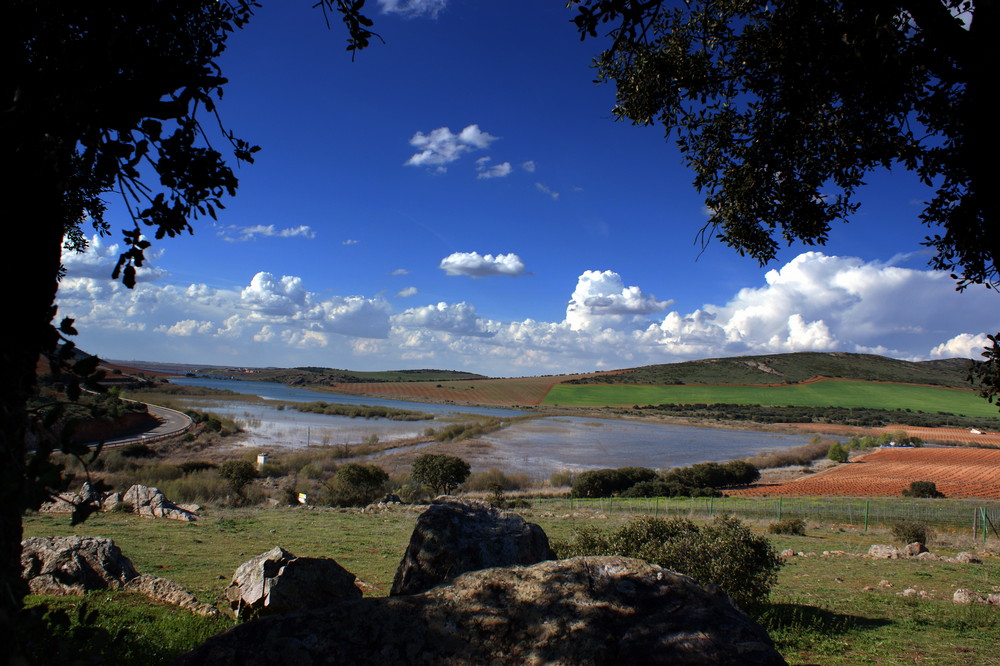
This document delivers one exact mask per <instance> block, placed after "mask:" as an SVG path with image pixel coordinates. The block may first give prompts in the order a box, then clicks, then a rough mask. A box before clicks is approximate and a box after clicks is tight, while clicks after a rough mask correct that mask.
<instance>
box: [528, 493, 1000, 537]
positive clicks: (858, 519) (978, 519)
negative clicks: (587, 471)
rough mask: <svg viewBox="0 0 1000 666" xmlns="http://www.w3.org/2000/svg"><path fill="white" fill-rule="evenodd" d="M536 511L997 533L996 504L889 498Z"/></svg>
mask: <svg viewBox="0 0 1000 666" xmlns="http://www.w3.org/2000/svg"><path fill="white" fill-rule="evenodd" d="M532 507H533V508H534V509H535V510H538V511H551V512H573V511H597V512H600V513H604V514H632V515H649V516H656V517H661V518H692V519H709V518H712V517H714V516H720V515H735V516H737V517H738V518H744V519H754V520H782V519H784V518H801V519H803V520H812V521H816V522H822V523H827V524H833V525H843V526H853V527H861V528H864V529H865V530H866V531H867V530H868V529H878V528H887V527H891V526H892V525H893V524H895V523H898V522H902V521H919V522H922V523H926V524H927V525H933V526H935V527H945V528H949V529H953V530H956V531H961V532H966V531H969V532H971V534H972V535H973V536H975V537H981V538H983V539H985V538H986V537H987V536H994V537H1000V532H998V530H1000V502H983V501H971V500H933V499H926V500H924V499H907V500H900V499H892V498H871V499H857V498H837V497H830V498H822V499H819V498H802V497H775V498H756V497H755V498H749V497H683V498H681V497H649V498H626V497H605V498H573V497H567V498H546V499H535V500H532Z"/></svg>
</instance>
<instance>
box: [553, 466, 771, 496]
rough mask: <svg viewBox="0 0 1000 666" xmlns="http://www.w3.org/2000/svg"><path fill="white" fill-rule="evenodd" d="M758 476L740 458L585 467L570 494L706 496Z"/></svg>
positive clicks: (758, 474)
mask: <svg viewBox="0 0 1000 666" xmlns="http://www.w3.org/2000/svg"><path fill="white" fill-rule="evenodd" d="M759 478H760V472H759V471H758V470H757V468H756V467H754V466H753V465H751V464H750V463H748V462H746V461H743V460H733V461H730V462H727V463H716V462H707V463H698V464H697V465H691V466H690V467H677V468H674V469H671V470H667V471H665V472H657V471H656V470H653V469H650V468H648V467H619V468H616V469H598V470H588V471H586V472H583V473H581V474H580V475H579V476H577V477H576V478H575V479H573V485H572V487H571V494H572V496H573V497H614V496H621V497H706V496H719V495H721V492H719V489H720V488H728V487H732V486H744V485H747V484H750V483H753V482H754V481H756V480H757V479H759Z"/></svg>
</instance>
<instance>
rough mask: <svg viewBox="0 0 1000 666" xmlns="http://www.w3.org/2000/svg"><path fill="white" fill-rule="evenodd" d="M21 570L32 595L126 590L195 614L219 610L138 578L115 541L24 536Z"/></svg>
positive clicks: (167, 583) (171, 585)
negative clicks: (25, 537)
mask: <svg viewBox="0 0 1000 666" xmlns="http://www.w3.org/2000/svg"><path fill="white" fill-rule="evenodd" d="M21 572H22V573H21V575H22V577H23V578H24V579H25V580H26V581H27V583H28V590H29V591H30V592H31V593H32V594H54V595H59V596H64V595H81V594H84V593H86V592H91V591H93V590H119V589H124V590H126V591H129V592H138V593H140V594H144V595H146V596H147V597H149V598H151V599H155V600H156V601H162V602H165V603H168V604H174V605H176V606H180V607H181V608H185V609H187V610H189V611H191V612H193V613H198V614H199V615H215V614H217V613H218V612H219V610H218V609H217V608H215V606H212V605H210V604H203V603H199V601H198V600H197V599H195V598H194V596H193V595H192V594H191V593H190V592H188V591H187V590H185V589H184V588H183V587H181V586H180V585H178V584H177V583H175V582H173V581H171V580H167V579H166V578H159V577H157V576H147V575H143V574H140V573H139V572H138V571H136V569H135V566H133V564H132V560H130V559H129V558H127V557H126V556H125V555H124V554H123V553H122V551H121V549H120V548H119V547H118V546H117V545H115V542H114V541H112V540H111V539H106V538H104V537H93V536H65V537H28V538H27V539H25V540H23V541H22V542H21Z"/></svg>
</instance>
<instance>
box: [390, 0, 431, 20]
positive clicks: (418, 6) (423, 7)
mask: <svg viewBox="0 0 1000 666" xmlns="http://www.w3.org/2000/svg"><path fill="white" fill-rule="evenodd" d="M378 4H379V7H381V9H382V13H383V14H399V15H400V16H404V17H406V18H418V17H423V18H432V19H434V18H437V17H438V14H440V13H441V12H442V11H444V10H445V8H446V7H447V6H448V0H378Z"/></svg>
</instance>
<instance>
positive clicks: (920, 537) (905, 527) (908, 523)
mask: <svg viewBox="0 0 1000 666" xmlns="http://www.w3.org/2000/svg"><path fill="white" fill-rule="evenodd" d="M891 530H892V536H893V537H895V539H896V541H899V542H900V543H903V544H909V543H914V542H918V543H922V544H924V545H927V540H928V539H929V538H930V537H931V536H932V534H931V531H930V528H929V527H927V524H926V523H922V522H920V521H917V520H902V521H900V522H898V523H895V524H893V526H892V528H891Z"/></svg>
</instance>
